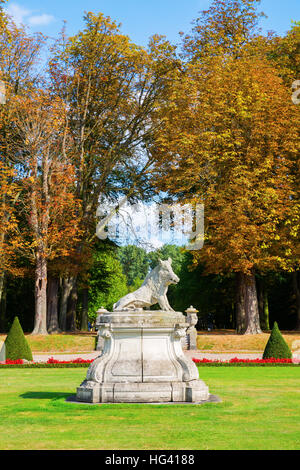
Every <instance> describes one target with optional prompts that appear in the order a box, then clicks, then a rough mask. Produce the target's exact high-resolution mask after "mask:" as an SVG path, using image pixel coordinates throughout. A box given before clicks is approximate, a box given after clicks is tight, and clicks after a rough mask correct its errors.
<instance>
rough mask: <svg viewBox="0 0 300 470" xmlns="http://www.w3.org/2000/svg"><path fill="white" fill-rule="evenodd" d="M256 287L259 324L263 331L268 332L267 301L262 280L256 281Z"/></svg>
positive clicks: (266, 292)
mask: <svg viewBox="0 0 300 470" xmlns="http://www.w3.org/2000/svg"><path fill="white" fill-rule="evenodd" d="M257 287H258V310H259V318H260V324H261V327H262V329H263V330H269V329H270V322H269V299H268V291H267V289H266V284H265V281H264V279H259V280H257Z"/></svg>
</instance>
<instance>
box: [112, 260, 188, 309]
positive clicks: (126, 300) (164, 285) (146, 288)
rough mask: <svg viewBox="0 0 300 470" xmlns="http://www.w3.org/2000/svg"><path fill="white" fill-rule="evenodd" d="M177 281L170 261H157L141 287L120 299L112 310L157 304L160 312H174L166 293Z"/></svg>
mask: <svg viewBox="0 0 300 470" xmlns="http://www.w3.org/2000/svg"><path fill="white" fill-rule="evenodd" d="M179 281H180V279H179V277H178V276H176V274H175V273H174V271H173V269H172V259H171V258H169V259H168V260H166V261H162V260H159V262H158V265H157V266H156V267H155V268H154V269H152V271H151V272H150V273H149V274H148V275H147V276H146V278H145V280H144V282H143V284H142V285H141V287H140V288H139V289H137V290H136V291H135V292H130V293H129V294H127V295H125V296H124V297H122V298H121V299H120V300H119V301H118V302H117V303H115V304H114V306H113V310H114V311H116V310H118V311H120V310H131V309H136V308H149V307H151V306H152V305H155V304H159V306H160V308H161V310H164V311H168V312H174V310H173V308H172V307H171V306H170V304H169V301H168V298H167V291H168V287H169V285H170V284H177V283H178V282H179Z"/></svg>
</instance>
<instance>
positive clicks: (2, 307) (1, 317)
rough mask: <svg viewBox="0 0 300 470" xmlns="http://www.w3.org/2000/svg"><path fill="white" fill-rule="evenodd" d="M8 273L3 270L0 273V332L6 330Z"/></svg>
mask: <svg viewBox="0 0 300 470" xmlns="http://www.w3.org/2000/svg"><path fill="white" fill-rule="evenodd" d="M5 280H6V275H5V272H4V271H3V272H2V273H1V275H0V332H2V333H3V332H4V330H5V313H6V282H5Z"/></svg>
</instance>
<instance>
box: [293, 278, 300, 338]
mask: <svg viewBox="0 0 300 470" xmlns="http://www.w3.org/2000/svg"><path fill="white" fill-rule="evenodd" d="M292 279H293V291H294V295H295V299H296V312H297V320H296V331H300V272H299V271H295V272H293V274H292Z"/></svg>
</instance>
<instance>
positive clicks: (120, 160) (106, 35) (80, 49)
mask: <svg viewBox="0 0 300 470" xmlns="http://www.w3.org/2000/svg"><path fill="white" fill-rule="evenodd" d="M85 23H86V25H85V29H84V30H83V31H80V32H79V33H78V34H76V35H75V36H73V37H70V38H68V37H66V35H65V32H63V33H62V35H61V38H60V41H59V42H58V43H57V45H56V47H55V48H54V50H53V54H52V58H51V61H50V77H51V81H52V87H53V90H54V93H55V94H56V95H57V96H59V97H60V98H61V99H62V100H63V101H64V102H65V103H66V106H67V122H68V128H69V130H70V133H71V137H72V145H73V146H72V162H73V164H74V167H75V172H76V196H77V198H78V199H80V201H81V203H82V213H81V220H82V225H81V227H82V230H83V235H82V239H81V242H80V243H79V244H78V252H79V253H81V252H82V250H84V249H85V247H86V246H91V244H93V242H94V240H95V232H96V222H97V220H96V211H97V208H98V205H99V203H100V200H101V197H103V196H105V197H108V198H110V199H111V200H113V201H117V199H118V197H119V196H120V195H124V194H125V195H127V196H129V197H131V198H132V197H136V198H138V197H143V196H144V195H145V194H146V193H147V191H148V192H149V191H151V187H150V186H149V185H148V186H147V171H148V170H149V168H150V167H151V165H152V163H153V158H152V156H151V154H150V153H149V151H148V147H149V143H150V141H151V139H152V136H153V134H154V133H155V132H157V129H158V128H159V126H160V123H159V122H158V121H156V124H155V125H154V121H153V120H151V114H152V113H153V110H154V109H155V106H156V103H157V100H158V97H160V96H161V94H162V93H163V91H164V87H165V82H166V80H167V79H168V73H169V70H170V69H171V68H172V67H174V58H173V56H174V54H173V48H172V47H171V46H170V45H169V44H168V43H167V42H166V41H164V40H163V39H161V38H158V37H156V38H153V39H152V40H151V41H150V46H149V50H148V51H146V50H144V49H143V48H141V47H138V46H136V45H135V44H133V43H132V42H131V41H130V40H129V38H128V37H127V36H124V35H123V34H122V33H121V32H120V29H119V26H118V25H117V24H116V23H115V22H113V21H112V20H111V19H110V18H106V17H104V16H103V15H102V14H98V15H95V14H93V13H88V14H87V15H86V16H85ZM141 188H143V189H142V190H141ZM70 283H71V284H72V285H70V289H71V290H72V289H73V291H74V295H76V292H75V291H76V284H77V276H76V275H73V276H70ZM86 294H87V293H86V291H85V295H86ZM83 318H84V319H85V321H84V322H83V323H84V324H85V325H86V324H87V317H86V315H83Z"/></svg>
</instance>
